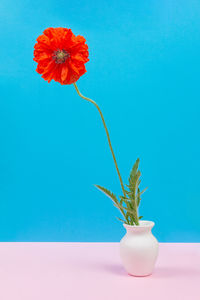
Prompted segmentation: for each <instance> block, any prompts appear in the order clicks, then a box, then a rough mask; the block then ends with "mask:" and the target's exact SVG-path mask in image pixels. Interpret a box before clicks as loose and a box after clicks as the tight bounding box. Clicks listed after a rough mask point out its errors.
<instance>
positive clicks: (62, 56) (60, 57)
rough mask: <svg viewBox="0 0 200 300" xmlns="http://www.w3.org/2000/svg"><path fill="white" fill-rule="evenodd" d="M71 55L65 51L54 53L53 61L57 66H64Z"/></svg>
mask: <svg viewBox="0 0 200 300" xmlns="http://www.w3.org/2000/svg"><path fill="white" fill-rule="evenodd" d="M69 56H70V55H69V53H68V52H67V51H65V50H57V51H54V55H53V59H55V62H56V63H57V64H63V63H64V62H66V60H67V59H68V58H69Z"/></svg>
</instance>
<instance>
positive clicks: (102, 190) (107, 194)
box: [95, 184, 118, 204]
mask: <svg viewBox="0 0 200 300" xmlns="http://www.w3.org/2000/svg"><path fill="white" fill-rule="evenodd" d="M95 186H96V187H97V188H98V189H99V190H100V191H101V192H103V193H104V194H106V196H108V197H109V198H110V199H111V200H113V201H114V203H116V204H118V200H117V197H116V196H115V195H114V194H113V193H112V192H110V191H109V190H108V189H106V188H104V187H102V186H100V185H97V184H95Z"/></svg>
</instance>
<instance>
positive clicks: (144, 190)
mask: <svg viewBox="0 0 200 300" xmlns="http://www.w3.org/2000/svg"><path fill="white" fill-rule="evenodd" d="M147 189H148V187H146V188H145V189H143V191H141V192H140V196H141V195H142V194H143V193H144V192H146V190H147Z"/></svg>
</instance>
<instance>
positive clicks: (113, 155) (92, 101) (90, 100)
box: [74, 83, 126, 197]
mask: <svg viewBox="0 0 200 300" xmlns="http://www.w3.org/2000/svg"><path fill="white" fill-rule="evenodd" d="M74 87H75V89H76V91H77V93H78V95H79V96H80V97H81V98H83V99H85V100H86V101H89V102H91V103H92V104H94V105H95V106H96V108H97V110H98V112H99V114H100V116H101V119H102V122H103V126H104V128H105V131H106V135H107V139H108V144H109V147H110V151H111V153H112V157H113V160H114V163H115V168H116V170H117V174H118V177H119V180H120V184H121V187H122V191H123V194H124V197H126V193H125V190H124V185H123V181H122V178H121V175H120V172H119V168H118V165H117V161H116V158H115V154H114V151H113V147H112V144H111V141H110V135H109V132H108V128H107V126H106V122H105V120H104V116H103V114H102V112H101V110H100V108H99V106H98V104H97V103H96V102H95V101H94V100H92V99H90V98H87V97H85V96H83V95H82V94H81V93H80V91H79V89H78V87H77V84H76V83H74Z"/></svg>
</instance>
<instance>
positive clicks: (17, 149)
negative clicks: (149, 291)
mask: <svg viewBox="0 0 200 300" xmlns="http://www.w3.org/2000/svg"><path fill="white" fill-rule="evenodd" d="M0 11H1V18H0V22H1V24H0V25H1V26H0V36H1V55H0V65H1V68H0V76H1V80H0V88H1V101H0V240H1V241H119V240H120V238H121V237H122V236H123V234H124V229H123V227H122V225H121V223H120V222H118V221H117V220H116V219H115V216H119V213H118V211H117V210H116V208H114V207H113V205H112V203H111V200H110V199H109V198H107V197H106V196H104V195H103V194H101V193H100V192H99V191H98V190H96V189H95V187H94V186H93V184H100V185H103V186H105V187H107V188H110V189H111V190H112V191H113V192H115V193H117V194H119V193H121V191H120V185H119V181H118V177H117V174H116V171H115V169H114V164H113V161H112V157H111V154H110V152H109V148H108V145H107V141H106V136H105V132H104V130H103V127H102V124H101V120H100V117H99V115H98V112H97V111H96V110H95V107H93V106H92V105H91V104H89V103H87V102H84V101H83V100H82V99H81V98H79V97H78V95H77V94H76V92H75V90H74V87H73V86H61V85H60V84H58V83H55V82H52V83H50V84H48V83H47V82H46V81H44V80H43V79H41V78H40V76H39V75H38V74H37V73H36V72H35V68H36V63H34V62H33V60H32V57H33V47H34V43H35V40H36V38H37V36H38V35H40V34H41V33H42V31H43V30H44V29H45V28H47V27H59V26H63V27H68V28H71V29H72V30H73V32H74V33H75V34H81V35H83V36H85V38H86V39H87V43H88V46H89V52H90V62H89V63H88V64H87V71H88V72H87V73H86V74H85V75H84V76H83V77H82V78H81V79H80V80H79V81H78V86H79V88H80V90H81V91H82V93H83V94H85V95H87V96H89V97H91V98H93V99H95V100H96V101H97V102H98V103H99V105H100V107H101V108H102V110H103V112H104V116H105V119H106V120H107V125H108V127H109V130H110V134H111V138H112V142H113V147H114V149H115V153H116V156H117V160H118V163H119V167H120V170H121V174H122V176H123V179H124V181H125V182H126V180H127V178H128V175H129V172H130V169H131V167H132V165H133V163H134V161H135V160H136V158H137V157H140V159H141V166H140V168H141V171H142V174H143V177H142V186H143V187H146V186H148V187H149V189H148V191H147V192H146V193H145V194H144V196H143V199H142V201H141V208H140V214H142V215H143V216H144V217H145V219H147V220H154V221H155V223H156V226H155V228H154V234H155V235H156V236H157V238H158V239H159V241H162V242H200V217H199V211H200V189H199V171H200V156H199V153H200V151H199V150H200V140H199V127H200V126H199V112H200V101H199V100H200V89H199V86H200V85H199V82H200V17H199V16H200V2H199V1H197V0H196V1H194V0H190V1H186V0H185V1H178V0H168V1H157V0H150V1H133V0H130V1H122V0H119V1H114V0H111V1H107V0H102V1H89V0H87V1H86V0H84V1H83V0H82V1H77V0H75V1H66V0H65V1H62V0H60V1H55V0H54V1H51V0H50V1H39V0H35V1H22V0H19V1H14V0H3V1H1V4H0Z"/></svg>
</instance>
